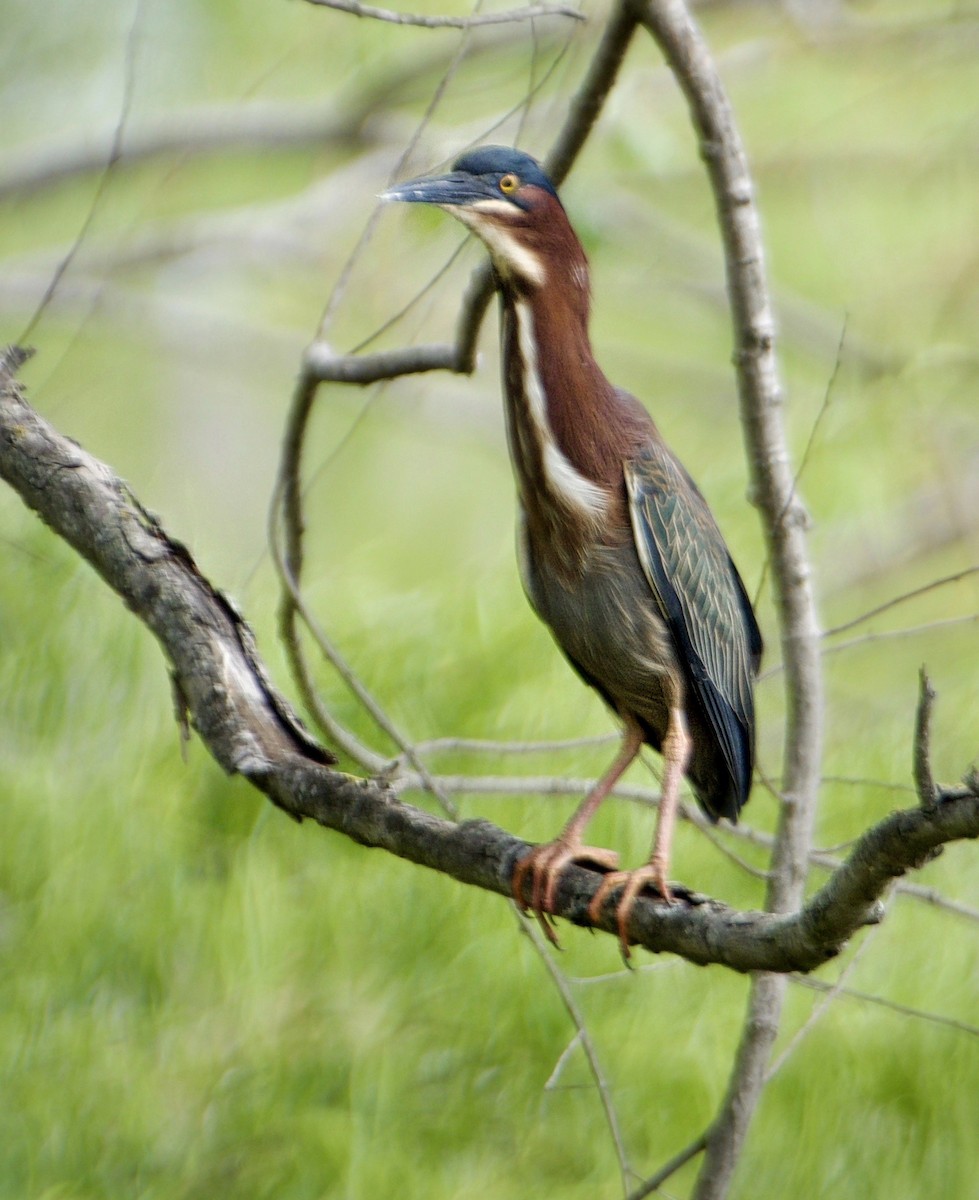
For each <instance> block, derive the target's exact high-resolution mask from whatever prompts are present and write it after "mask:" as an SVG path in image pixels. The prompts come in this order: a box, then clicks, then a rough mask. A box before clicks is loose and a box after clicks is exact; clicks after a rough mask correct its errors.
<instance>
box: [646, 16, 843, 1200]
mask: <svg viewBox="0 0 979 1200" xmlns="http://www.w3.org/2000/svg"><path fill="white" fill-rule="evenodd" d="M632 4H633V10H634V12H635V13H636V15H637V17H638V19H639V20H640V22H641V23H642V24H643V25H644V26H645V28H646V29H647V30H648V31H649V33H650V34H651V35H652V37H653V38H654V39H655V41H656V42H657V44H658V45H659V47H660V50H661V51H662V53H663V55H664V57H665V58H666V61H667V63H668V64H669V66H670V69H671V70H672V72H673V74H674V76H675V78H676V80H677V83H678V85H679V87H680V88H681V90H682V91H683V94H684V96H685V98H686V101H687V105H688V107H689V110H690V115H691V119H692V121H693V124H694V127H695V129H696V131H697V136H698V140H699V143H700V151H701V154H702V156H703V159H704V162H705V164H706V167H707V173H708V177H709V179H710V183H711V187H712V189H713V192H714V200H715V205H716V208H717V214H718V221H719V224H720V230H721V237H722V240H723V243H724V254H725V265H726V272H727V289H728V297H729V300H730V305H731V316H732V321H733V325H734V343H735V349H734V362H735V367H736V372H737V380H738V393H739V397H740V403H741V422H742V427H743V429H744V435H745V443H746V448H747V453H748V461H749V465H750V468H751V480H752V489H753V492H754V499H755V502H756V504H757V505H758V507H759V509H760V510H761V513H762V518H763V521H762V524H763V529H764V533H765V537H766V540H767V543H768V552H769V558H770V561H771V564H772V576H773V586H774V592H775V602H776V607H777V609H778V614H779V624H780V629H781V635H782V653H783V658H784V662H785V670H786V706H787V721H786V734H785V747H784V767H783V782H782V787H781V789H780V791H781V795H782V801H781V804H780V809H779V826H778V831H777V835H776V839H775V847H774V853H773V855H772V863H771V871H770V874H769V882H768V892H767V897H766V907H767V909H768V910H769V911H771V912H776V913H778V912H780V913H786V912H790V911H791V910H792V909H793V908H796V907H797V906H798V905H799V903H800V902H801V898H802V895H803V889H804V886H805V880H806V874H807V869H808V863H809V852H810V849H811V844H812V824H813V819H814V816H815V809H816V797H817V795H818V790H819V781H820V761H821V757H822V708H823V684H822V671H821V664H820V639H819V623H818V619H817V614H816V605H815V599H814V594H813V588H812V579H811V567H810V562H809V555H808V550H807V545H806V532H805V531H806V524H807V517H806V512H805V508H804V506H803V504H802V502H801V499H800V497H799V495H798V492H797V489H796V486H795V479H794V477H793V473H792V468H791V463H790V461H789V453H788V443H787V439H786V436H785V430H784V426H783V422H782V416H781V409H782V388H781V383H780V381H779V377H778V365H777V361H776V356H775V321H774V316H773V313H772V308H771V301H770V298H769V291H768V285H767V281H766V277H765V259H764V247H763V243H762V237H761V226H760V220H759V216H758V210H757V207H756V205H755V202H754V186H753V183H752V179H751V173H750V171H749V168H748V160H747V155H746V153H745V150H744V146H743V145H742V142H741V137H740V135H739V133H738V130H737V127H736V125H735V121H734V115H733V112H732V110H731V105H730V102H729V101H728V98H727V95H726V94H725V91H724V86H723V83H722V82H721V79H720V77H719V75H718V73H717V70H716V67H715V66H714V63H713V60H712V58H711V55H710V52H709V50H708V48H707V45H706V43H705V41H704V39H703V36H702V35H701V33H700V30H699V28H698V27H697V24H696V22H695V21H694V20H693V18H692V16H691V15H690V12H689V11H688V8H687V6H686V4H685V3H684V2H683V0H655V2H654V0H632ZM843 870H844V872H845V870H846V868H845V867H844V868H843ZM831 882H832V881H831ZM824 891H825V889H824ZM820 895H822V893H820ZM784 997H785V980H784V979H782V978H777V977H775V976H770V975H769V976H765V975H760V976H758V977H756V978H755V980H754V982H753V984H752V989H751V993H750V996H749V999H748V1009H747V1013H746V1016H745V1022H744V1027H743V1031H742V1036H741V1042H740V1044H739V1046H738V1051H737V1056H736V1059H735V1064H734V1068H733V1070H732V1073H731V1078H730V1081H729V1085H728V1091H727V1094H726V1096H725V1099H724V1102H723V1103H722V1105H721V1107H720V1110H719V1112H718V1114H717V1117H716V1119H715V1120H714V1122H713V1124H712V1126H711V1128H710V1130H709V1132H708V1136H707V1145H706V1153H705V1156H704V1162H703V1165H702V1167H701V1171H700V1174H699V1176H698V1179H697V1183H696V1186H695V1189H694V1193H693V1195H694V1197H695V1200H721V1197H723V1196H725V1195H726V1194H727V1189H728V1186H729V1184H730V1180H731V1177H732V1175H733V1172H734V1168H735V1165H736V1163H737V1161H738V1157H739V1154H740V1150H741V1147H742V1145H743V1143H744V1139H745V1137H746V1136H747V1132H748V1127H749V1125H750V1123H751V1118H752V1115H753V1113H754V1109H755V1107H756V1105H757V1103H758V1099H759V1097H760V1096H761V1092H762V1089H763V1087H764V1084H765V1077H766V1068H767V1063H768V1058H769V1055H770V1053H771V1048H772V1045H773V1043H774V1041H775V1037H776V1034H777V1033H778V1026H779V1020H780V1016H781V1011H782V1004H783V1001H784Z"/></svg>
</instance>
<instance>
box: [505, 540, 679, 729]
mask: <svg viewBox="0 0 979 1200" xmlns="http://www.w3.org/2000/svg"><path fill="white" fill-rule="evenodd" d="M539 562H540V556H539V554H538V553H536V552H535V548H534V546H533V545H532V543H531V542H530V541H529V539H528V538H527V537H526V532H525V531H524V533H523V537H522V544H521V574H522V576H523V582H524V587H525V589H526V592H527V596H528V598H529V600H530V603H531V605H532V606H533V608H534V610H535V611H536V613H537V615H538V616H539V617H540V618H541V620H542V621H543V622H544V623H545V624H546V625H547V626H548V627H549V628H550V630H551V632H552V633H553V635H554V638H555V640H556V642H557V643H558V645H559V646H560V647H561V649H562V650H563V651H564V653H565V654H566V655H567V657H568V658H569V659H570V661H571V663H572V665H573V666H574V667H575V668H576V669H577V670H578V672H579V673H580V674H581V675H582V676H583V678H584V679H585V680H586V681H587V682H588V683H590V684H591V685H592V686H593V687H595V688H596V689H597V690H598V691H599V692H600V693H601V694H602V696H603V697H604V698H605V700H606V701H607V702H608V704H610V705H611V706H612V707H613V708H614V709H615V710H616V711H617V712H619V713H620V714H621V715H622V716H626V715H631V716H634V717H636V718H637V719H638V720H639V721H640V722H641V724H642V725H643V726H644V727H645V728H646V729H647V731H648V732H649V734H650V739H649V740H650V741H651V742H652V744H653V745H657V746H658V744H659V740H660V738H661V737H662V735H663V733H664V732H665V729H666V725H667V717H668V710H669V708H670V707H671V706H672V705H681V706H682V705H683V703H684V695H683V692H684V685H683V672H682V668H681V666H680V663H679V661H678V659H677V655H676V651H675V649H674V646H673V642H672V639H671V637H670V634H669V631H668V629H667V626H666V623H665V621H664V620H663V618H662V616H661V615H660V613H659V610H658V608H657V606H656V601H655V599H654V597H653V595H652V592H651V591H650V587H649V584H648V582H647V580H646V577H645V575H644V573H643V570H642V566H641V564H640V562H639V558H638V556H637V554H636V551H635V547H634V546H633V545H632V544H631V542H629V543H625V544H623V545H620V546H604V545H595V546H593V547H592V548H591V549H590V550H589V551H588V553H587V554H586V556H585V559H584V564H583V567H582V569H581V571H580V573H579V574H577V575H576V576H575V578H574V579H573V580H571V581H566V580H562V579H561V577H560V576H559V575H558V574H557V573H555V572H553V571H548V570H541V569H539V567H538V564H539Z"/></svg>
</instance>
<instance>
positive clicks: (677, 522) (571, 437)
mask: <svg viewBox="0 0 979 1200" xmlns="http://www.w3.org/2000/svg"><path fill="white" fill-rule="evenodd" d="M382 198H383V199H385V200H389V201H400V202H404V203H421V204H428V205H434V206H436V207H438V208H441V209H443V210H444V211H445V212H447V213H449V214H451V215H452V216H453V217H455V218H456V219H458V220H459V221H461V222H462V224H463V225H465V226H466V227H467V228H468V229H469V230H470V231H471V232H472V233H473V234H475V235H476V237H477V238H479V239H480V240H481V241H482V242H483V244H484V245H485V247H486V249H487V251H488V252H489V257H490V261H491V263H492V267H493V271H494V274H495V283H496V287H497V290H498V293H499V297H500V334H501V360H502V391H503V402H504V412H505V421H506V432H507V441H508V446H509V452H510V458H511V461H512V466H513V473H514V478H515V482H516V492H517V508H518V559H519V566H520V574H521V579H522V582H523V586H524V590H525V592H526V594H527V597H528V599H529V601H530V604H531V607H532V608H533V609H534V611H535V612H536V613H537V615H538V616H539V617H540V619H541V620H542V621H543V622H544V624H545V625H546V626H547V627H548V628H549V630H550V632H551V634H552V635H553V637H554V640H555V641H556V643H557V645H558V646H559V647H560V649H561V650H562V651H563V652H564V655H565V656H566V658H567V659H568V660H569V662H570V664H571V666H572V667H573V668H574V669H575V670H576V671H577V673H578V674H579V675H580V677H581V678H582V679H583V680H584V681H585V683H587V684H589V685H590V686H591V687H592V688H594V689H595V690H596V691H597V692H598V694H599V695H600V696H601V697H602V698H603V700H604V701H605V703H606V704H607V705H608V707H609V708H610V709H611V710H612V712H613V713H614V714H615V715H616V716H617V717H618V719H619V720H620V721H621V723H622V737H621V742H620V745H619V748H618V752H617V754H616V756H615V758H614V760H613V762H612V763H611V765H610V766H609V767H608V769H607V770H606V772H605V773H604V774H603V775H602V776H601V778H600V779H599V780H598V781H597V782H596V783H595V784H594V786H593V787H592V788H591V789H590V791H589V792H588V793H587V795H586V796H585V797H584V799H583V800H582V802H581V803H580V805H579V806H578V808H577V809H576V810H575V812H574V814H573V815H572V817H571V818H570V820H569V821H568V822H567V824H566V825H565V826H564V828H563V829H562V831H561V832H560V833H559V834H558V836H557V837H556V838H554V839H553V840H552V841H550V842H547V843H544V844H541V845H538V846H535V847H533V848H532V849H530V850H529V851H528V852H526V853H525V854H523V855H522V856H521V857H520V858H519V860H518V861H517V862H516V864H515V866H514V869H513V873H512V879H511V887H512V891H513V895H514V898H515V900H516V901H517V903H518V904H519V905H520V906H521V908H523V909H524V911H526V909H527V907H528V904H527V891H528V885H529V895H530V901H529V907H530V908H531V910H532V911H533V913H534V914H535V915H536V917H537V919H538V920H539V922H540V924H541V926H542V928H543V929H544V932H545V933H546V934H547V936H548V938H549V939H550V940H551V941H552V942H553V943H554V944H555V945H557V944H558V938H557V934H556V930H555V919H554V916H553V913H554V909H555V900H556V897H557V888H558V885H559V882H560V879H561V876H562V875H563V873H564V872H565V870H566V869H567V867H568V866H569V865H570V864H571V863H574V862H577V863H582V864H590V865H592V866H594V867H597V868H599V869H600V870H601V871H603V873H604V879H603V880H602V882H601V884H600V886H599V887H598V889H597V890H596V891H595V893H594V896H593V898H592V899H591V902H590V904H589V906H588V916H589V919H590V920H591V922H592V923H593V924H597V923H598V921H599V920H600V919H601V917H602V915H603V912H604V907H605V904H606V903H607V902H608V900H609V899H610V897H611V896H612V895H613V894H614V893H615V892H618V891H620V890H621V895H620V897H619V900H618V902H617V905H616V910H615V911H616V916H615V921H616V929H617V932H618V937H619V943H620V947H621V951H622V954H623V956H624V958H625V960H626V962H628V960H629V956H630V950H629V942H630V938H629V923H630V918H631V914H632V910H633V907H634V904H635V901H636V898H637V897H638V896H639V895H640V894H641V893H642V892H643V890H644V889H645V888H646V887H647V885H652V886H653V888H654V889H655V891H656V893H657V894H658V898H659V899H660V900H661V901H662V902H665V903H667V904H672V903H675V898H674V896H673V892H672V890H671V887H670V884H669V880H668V872H669V867H670V860H671V848H672V840H673V830H674V825H675V821H676V815H677V810H678V805H679V793H680V788H681V784H682V781H683V779H684V777H686V779H687V780H688V781H689V784H690V786H691V788H692V791H693V794H694V796H695V797H696V799H697V801H698V803H699V805H700V807H701V808H702V810H703V811H704V813H705V814H706V815H707V817H709V818H710V819H711V820H712V821H717V820H719V819H720V818H722V817H724V818H727V819H728V820H729V821H731V822H736V821H737V818H738V814H739V812H740V811H741V809H742V807H743V805H744V804H745V803H746V801H747V799H748V796H749V792H750V790H751V783H752V773H753V761H754V731H755V713H754V698H753V685H754V681H755V679H756V677H757V673H758V668H759V664H760V662H761V655H762V638H761V634H760V632H759V629H758V623H757V621H756V619H755V615H754V612H753V610H752V605H751V601H750V599H749V597H748V594H747V591H746V589H745V586H744V583H743V582H742V579H741V576H740V575H739V574H738V570H737V568H736V567H735V565H734V562H733V560H732V558H731V554H730V552H729V550H728V548H727V546H726V544H725V541H724V538H723V535H722V534H721V532H720V529H719V528H718V525H717V522H716V521H715V519H714V516H713V514H712V513H711V511H710V508H709V507H708V505H707V502H706V500H705V499H704V497H703V495H702V494H701V492H700V490H699V489H698V488H697V486H696V484H695V483H694V482H693V480H692V478H691V477H690V475H689V474H688V473H687V471H686V469H685V468H684V467H683V465H682V464H681V463H680V461H679V459H678V458H677V457H676V455H675V454H674V453H673V451H672V450H671V449H670V448H669V447H668V446H667V444H666V442H665V441H664V440H663V437H662V436H661V434H660V432H659V429H658V428H657V426H656V424H655V423H654V421H653V418H652V417H651V415H650V414H649V412H648V411H647V409H646V408H645V407H644V406H643V405H642V404H641V403H640V402H639V401H638V400H637V399H636V398H635V397H634V396H632V395H630V394H629V393H628V392H626V391H623V390H622V389H619V388H616V387H614V386H613V385H612V384H611V383H610V382H609V381H608V379H607V378H606V376H605V375H604V373H603V372H602V370H601V368H600V367H599V365H598V363H597V361H596V359H595V356H594V353H593V350H592V346H591V340H590V336H589V312H590V282H589V269H588V260H587V258H586V256H585V252H584V249H583V247H582V245H581V242H580V240H579V238H578V236H577V235H576V233H575V232H574V229H573V228H572V226H571V223H570V221H569V219H568V216H567V213H566V212H565V209H564V206H563V205H562V203H561V201H560V199H559V198H558V194H557V190H556V188H555V186H554V184H553V183H552V182H551V180H550V179H549V177H548V175H547V174H546V172H545V170H544V169H543V167H542V166H541V165H540V163H539V162H538V161H537V160H536V159H534V158H533V157H531V156H530V155H529V154H526V153H524V152H523V151H521V150H517V149H512V148H509V147H505V146H481V147H477V148H476V149H473V150H470V151H468V152H467V153H465V154H463V155H462V156H461V157H459V158H458V159H457V160H456V161H455V163H454V164H453V166H452V168H451V170H450V171H449V172H448V173H447V174H442V175H428V176H422V177H420V178H417V179H411V180H408V181H407V182H404V183H401V184H398V185H396V186H394V187H392V188H390V189H389V190H388V191H387V192H385V193H384V194H383V196H382ZM646 745H648V746H650V747H652V748H653V749H654V750H656V751H658V752H659V753H660V755H661V756H662V760H663V769H662V777H661V790H660V801H659V811H658V815H657V819H656V828H655V834H654V838H653V844H652V850H651V853H650V856H649V859H648V861H647V862H646V863H645V865H644V866H642V867H639V868H638V869H635V870H632V871H621V870H618V866H619V856H618V854H617V853H615V852H614V851H612V850H609V849H606V848H604V847H595V846H589V845H586V844H585V842H584V840H583V838H584V833H585V829H586V827H587V825H588V823H589V821H590V820H591V818H592V817H593V816H594V814H595V812H596V811H597V810H598V808H599V806H600V805H601V804H602V802H603V801H604V800H605V798H606V797H607V796H608V794H609V793H610V792H611V791H612V789H613V788H614V786H615V784H616V783H617V781H618V780H619V779H620V777H621V776H622V775H623V774H624V772H625V771H626V770H627V769H628V767H629V766H630V765H631V764H632V762H633V761H634V760H635V759H636V758H637V757H638V756H639V754H640V752H641V751H642V749H643V747H644V746H646Z"/></svg>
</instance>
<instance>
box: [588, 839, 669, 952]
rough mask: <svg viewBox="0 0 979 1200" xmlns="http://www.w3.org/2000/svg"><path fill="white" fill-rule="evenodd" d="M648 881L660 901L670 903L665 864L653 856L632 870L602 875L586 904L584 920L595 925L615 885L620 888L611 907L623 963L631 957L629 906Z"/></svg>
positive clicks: (630, 914) (630, 912) (633, 902)
mask: <svg viewBox="0 0 979 1200" xmlns="http://www.w3.org/2000/svg"><path fill="white" fill-rule="evenodd" d="M649 883H651V884H652V885H653V887H655V888H656V891H657V893H658V898H659V899H660V900H662V901H663V902H664V903H666V904H672V903H673V893H672V892H671V891H670V885H669V883H667V881H666V864H665V863H661V862H657V861H656V860H655V859H653V860H652V861H651V862H649V863H647V864H646V866H644V867H639V868H638V869H637V870H635V871H614V872H613V873H612V874H611V875H606V876H605V878H604V879H603V880H602V882H601V883H600V884H599V886H598V890H597V891H596V892H595V895H594V896H593V897H592V899H591V903H590V904H589V905H588V919H589V920H590V921H591V923H592V924H593V925H597V924H598V922H599V920H600V919H601V916H602V909H603V908H604V907H605V902H606V901H607V900H608V898H609V896H610V895H611V894H612V892H614V891H615V890H616V889H617V888H620V887H621V888H622V889H623V890H622V896H621V897H620V899H619V903H618V905H617V906H616V909H615V921H616V925H617V926H618V931H619V950H620V952H621V954H622V958H623V960H624V962H625V964H626V966H628V965H629V959H630V958H631V957H632V951H631V950H630V949H629V920H630V918H631V917H632V908H633V905H634V904H635V902H636V898H637V897H638V896H639V895H640V893H641V892H642V890H643V888H644V887H645V886H646V885H647V884H649Z"/></svg>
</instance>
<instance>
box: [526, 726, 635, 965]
mask: <svg viewBox="0 0 979 1200" xmlns="http://www.w3.org/2000/svg"><path fill="white" fill-rule="evenodd" d="M642 743H643V734H642V730H641V729H640V728H639V726H638V725H637V724H636V723H635V722H634V721H632V720H627V722H626V727H625V732H624V734H623V737H622V746H621V748H620V750H619V753H618V754H617V755H616V758H615V761H614V762H613V763H612V765H611V766H610V767H609V769H608V770H607V771H606V772H605V774H604V775H603V776H602V778H601V779H600V780H599V781H598V782H597V783H596V784H595V786H594V787H593V788H592V790H591V791H590V792H589V793H588V795H587V796H586V797H585V799H584V800H583V801H582V803H581V805H580V807H579V808H578V809H577V811H576V812H575V813H574V815H573V816H572V818H571V820H570V821H569V822H568V823H567V825H565V827H564V829H563V830H562V831H561V833H560V834H559V835H558V837H556V838H555V839H554V841H553V842H546V843H545V844H544V845H541V846H535V847H534V849H533V850H531V851H530V853H529V854H525V855H524V857H523V858H521V859H520V860H519V862H518V863H517V865H516V866H515V867H514V869H513V881H512V886H513V896H514V899H515V900H516V902H517V903H518V904H519V905H520V907H521V908H524V903H525V902H524V880H525V879H526V877H527V874H528V873H530V874H531V875H532V885H531V900H530V907H531V909H532V910H533V912H534V914H535V916H536V917H537V920H538V921H539V922H540V925H541V928H542V929H543V930H544V933H545V934H546V935H547V938H548V940H549V941H551V942H553V943H554V945H555V946H556V945H557V944H558V940H557V935H556V934H555V932H554V922H553V920H550V919H548V917H547V916H546V915H545V914H547V913H553V911H554V900H555V897H556V895H557V885H558V880H559V879H560V878H561V873H562V872H563V871H564V869H565V867H567V866H568V865H569V863H573V862H592V863H597V864H598V865H599V866H603V867H607V868H608V869H609V870H610V871H612V870H614V869H615V868H616V867H617V866H618V865H619V856H618V855H617V854H616V853H615V851H613V850H602V849H600V848H598V847H596V846H585V845H584V844H583V843H582V840H581V838H582V834H583V833H584V831H585V827H586V826H587V824H588V822H589V821H590V820H591V819H592V817H593V816H594V815H595V813H596V811H597V810H598V807H599V805H600V804H601V803H602V801H603V800H604V799H605V797H606V796H607V795H608V794H609V792H610V791H611V790H612V788H613V787H615V785H616V783H617V782H618V781H619V779H620V778H621V776H622V775H623V774H624V773H625V771H626V769H627V768H628V767H629V765H630V764H631V763H632V762H633V761H634V760H635V758H636V755H637V754H638V753H639V751H640V750H641V749H642Z"/></svg>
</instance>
